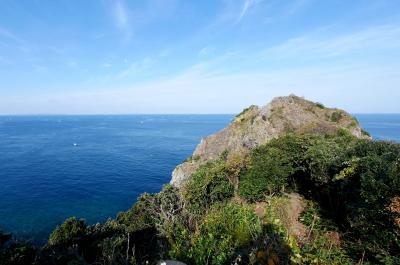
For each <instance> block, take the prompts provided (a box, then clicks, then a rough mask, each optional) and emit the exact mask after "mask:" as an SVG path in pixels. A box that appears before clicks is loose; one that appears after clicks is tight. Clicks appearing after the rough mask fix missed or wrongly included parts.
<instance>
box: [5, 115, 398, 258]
mask: <svg viewBox="0 0 400 265" xmlns="http://www.w3.org/2000/svg"><path fill="white" fill-rule="evenodd" d="M332 119H334V120H337V119H340V117H339V116H338V115H336V116H334V117H332ZM288 194H289V195H290V194H300V195H296V196H298V197H293V196H292V195H290V196H289V195H288ZM291 196H292V197H291ZM293 198H303V199H302V200H301V201H302V202H303V203H304V204H305V206H304V207H303V206H302V207H303V208H304V209H302V214H301V216H292V215H291V213H293V212H294V210H293V205H291V204H293V200H294V199H293ZM297 200H299V199H297ZM298 203H299V202H298ZM299 205H300V204H299ZM299 207H300V206H299ZM293 231H297V232H296V233H297V234H296V233H294V232H293ZM168 258H170V259H178V260H181V261H184V262H186V263H188V264H232V263H235V264H357V263H358V264H400V145H399V144H396V143H391V142H382V141H371V140H365V139H357V138H354V137H353V136H351V135H350V134H349V133H348V132H347V131H345V130H342V131H339V132H337V133H336V134H330V135H325V134H313V135H311V134H306V135H300V134H287V135H284V136H281V137H279V138H277V139H274V140H271V141H270V142H269V143H267V144H265V145H263V146H259V147H257V148H255V149H254V150H252V151H251V152H250V153H249V154H239V155H238V154H228V153H227V152H224V154H222V155H221V156H220V157H219V158H218V159H216V160H214V161H210V162H208V163H207V164H205V165H203V166H201V167H200V168H199V169H198V170H197V172H196V173H194V174H193V175H192V177H191V178H190V180H189V181H188V182H187V183H186V184H185V185H184V187H183V188H181V189H179V190H178V189H176V188H174V187H172V186H170V185H166V186H165V187H164V188H163V190H162V191H161V192H159V193H157V194H143V195H142V196H141V197H140V198H139V199H138V200H137V202H136V203H135V204H134V205H133V206H132V208H131V209H130V210H128V211H126V212H123V213H120V214H119V215H118V217H117V218H116V219H115V220H112V219H110V220H109V221H107V222H106V223H104V224H96V225H92V226H88V225H87V224H86V223H85V222H84V221H83V220H77V219H75V218H70V219H67V220H66V221H65V223H63V224H61V225H60V226H58V227H57V228H56V229H55V230H54V232H53V233H52V234H51V236H50V238H49V241H48V244H47V245H46V246H44V247H42V248H40V249H38V248H35V247H32V246H31V245H30V244H28V243H24V242H18V241H16V240H15V239H12V238H11V237H10V236H9V235H6V234H0V261H1V262H0V263H1V264H66V265H67V264H148V263H149V264H155V263H156V262H157V261H158V260H160V259H168Z"/></svg>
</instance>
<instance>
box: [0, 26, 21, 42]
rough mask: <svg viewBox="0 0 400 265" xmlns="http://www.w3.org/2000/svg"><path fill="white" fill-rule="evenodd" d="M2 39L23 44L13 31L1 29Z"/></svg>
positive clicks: (0, 35)
mask: <svg viewBox="0 0 400 265" xmlns="http://www.w3.org/2000/svg"><path fill="white" fill-rule="evenodd" d="M0 37H3V38H6V39H9V40H13V41H16V42H23V41H22V39H20V38H19V37H17V36H16V35H15V34H14V33H12V32H11V31H9V30H7V29H5V28H2V27H0Z"/></svg>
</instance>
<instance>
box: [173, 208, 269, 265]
mask: <svg viewBox="0 0 400 265" xmlns="http://www.w3.org/2000/svg"><path fill="white" fill-rule="evenodd" d="M261 230H262V227H261V222H260V220H259V218H258V217H257V216H256V215H255V213H254V211H253V210H252V209H251V208H250V207H246V206H241V205H238V204H234V203H228V204H218V205H215V206H214V207H213V208H212V209H211V210H210V212H209V214H208V215H207V216H205V218H204V219H203V221H202V222H201V223H200V225H199V228H198V230H197V231H196V232H195V234H194V237H192V240H191V243H190V246H188V245H185V244H179V245H175V246H174V248H173V253H175V254H176V253H179V254H180V255H183V256H175V257H176V258H178V259H181V260H185V261H187V262H189V263H190V264H226V263H228V261H232V260H233V259H234V258H235V257H236V255H238V254H239V253H238V252H237V251H238V249H239V248H241V247H247V246H248V245H249V244H250V243H251V242H252V241H253V240H254V239H255V238H257V237H258V236H259V235H260V233H261ZM181 234H182V235H183V239H184V240H186V242H190V240H189V238H190V237H189V235H188V232H187V231H186V230H181ZM182 241H183V240H181V241H180V242H182ZM182 248H183V249H182Z"/></svg>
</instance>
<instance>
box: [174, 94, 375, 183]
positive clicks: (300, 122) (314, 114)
mask: <svg viewBox="0 0 400 265" xmlns="http://www.w3.org/2000/svg"><path fill="white" fill-rule="evenodd" d="M339 129H346V130H348V131H349V132H350V133H351V134H353V135H354V136H356V137H359V138H369V136H367V135H365V134H364V133H363V131H362V129H361V127H360V125H359V123H358V121H357V120H356V119H355V118H354V117H353V116H351V115H350V114H348V113H347V112H345V111H343V110H339V109H332V108H326V107H324V106H323V105H322V104H320V103H314V102H311V101H308V100H305V99H304V98H301V97H298V96H295V95H290V96H288V97H277V98H274V99H273V100H272V101H271V102H270V103H269V104H268V105H266V106H264V107H258V106H250V107H249V108H247V109H245V110H243V112H242V113H240V114H238V115H237V116H236V117H235V118H234V120H233V121H232V122H231V124H230V125H229V126H228V127H226V128H225V129H223V130H221V131H219V132H217V133H216V134H213V135H211V136H208V137H206V138H204V139H202V140H201V142H200V144H199V145H198V146H197V147H196V150H195V151H194V153H193V155H192V157H191V158H189V159H188V160H187V161H186V162H184V163H182V164H181V165H179V166H177V167H176V168H175V170H174V171H173V172H172V179H171V184H172V185H174V186H177V187H180V186H182V184H183V183H184V182H185V181H186V180H187V179H188V178H189V176H190V175H191V174H192V173H193V172H195V171H196V170H197V169H198V167H199V166H200V165H202V164H204V163H205V162H207V161H208V160H212V159H216V158H218V156H219V155H220V154H221V153H223V152H226V151H227V152H228V154H229V155H232V154H234V153H244V152H248V151H249V150H251V149H252V148H254V147H257V146H259V145H262V144H265V143H267V142H268V141H270V140H271V139H273V138H277V137H279V136H280V135H282V134H284V133H287V132H299V133H307V132H309V133H334V132H336V131H337V130H339Z"/></svg>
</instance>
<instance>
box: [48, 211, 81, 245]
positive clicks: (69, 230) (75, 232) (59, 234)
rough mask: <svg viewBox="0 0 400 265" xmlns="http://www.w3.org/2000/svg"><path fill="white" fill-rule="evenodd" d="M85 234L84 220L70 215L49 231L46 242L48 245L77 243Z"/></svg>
mask: <svg viewBox="0 0 400 265" xmlns="http://www.w3.org/2000/svg"><path fill="white" fill-rule="evenodd" d="M85 234H86V222H85V221H84V220H82V219H81V220H78V219H76V218H75V217H70V218H68V219H67V220H65V221H64V223H63V224H61V225H60V226H57V228H56V229H55V230H54V231H53V232H52V233H51V235H50V238H49V241H48V244H49V245H50V246H56V245H72V244H77V243H78V242H79V241H80V240H82V239H83V237H84V236H85Z"/></svg>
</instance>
